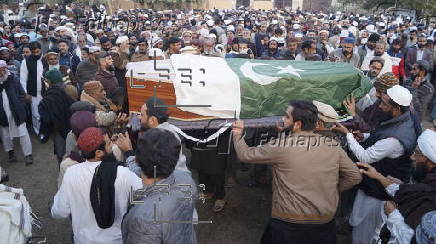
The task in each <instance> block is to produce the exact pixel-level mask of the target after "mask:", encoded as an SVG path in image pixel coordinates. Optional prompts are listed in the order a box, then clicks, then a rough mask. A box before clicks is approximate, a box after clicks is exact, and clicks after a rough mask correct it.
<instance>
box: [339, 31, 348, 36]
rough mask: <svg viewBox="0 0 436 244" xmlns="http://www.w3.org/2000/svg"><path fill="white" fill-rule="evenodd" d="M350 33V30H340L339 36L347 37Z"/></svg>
mask: <svg viewBox="0 0 436 244" xmlns="http://www.w3.org/2000/svg"><path fill="white" fill-rule="evenodd" d="M349 35H350V32H349V31H348V30H342V31H341V34H340V35H339V37H348V36H349Z"/></svg>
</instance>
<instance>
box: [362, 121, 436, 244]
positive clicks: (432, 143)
mask: <svg viewBox="0 0 436 244" xmlns="http://www.w3.org/2000/svg"><path fill="white" fill-rule="evenodd" d="M412 159H413V160H414V168H415V174H414V181H415V183H414V184H401V183H399V182H398V181H396V180H393V179H392V178H389V177H385V176H383V174H380V173H379V172H378V171H377V170H376V169H375V168H374V167H372V166H371V165H369V164H366V163H358V165H359V166H361V167H363V169H362V170H361V172H362V173H363V174H365V175H366V176H368V177H369V178H372V179H375V180H377V181H378V182H380V184H382V185H383V187H384V188H385V190H386V192H387V193H388V194H389V195H390V196H391V197H393V202H390V201H388V202H385V206H384V209H385V214H386V215H387V219H386V226H387V229H388V230H389V231H390V241H392V242H390V243H411V240H412V238H413V236H414V233H415V231H416V239H419V238H420V237H421V236H420V235H419V233H418V232H419V230H418V229H419V226H418V225H419V224H420V223H421V219H422V217H423V216H424V215H425V214H426V213H428V212H431V211H434V210H436V199H435V197H434V196H435V192H436V127H433V128H432V129H427V130H426V131H424V132H423V133H422V134H421V135H420V136H419V137H418V146H417V147H416V149H415V153H414V154H413V155H412ZM433 224H434V222H433ZM433 236H434V232H433ZM421 238H422V237H421ZM418 243H421V242H418ZM422 243H427V242H422ZM428 243H430V242H428Z"/></svg>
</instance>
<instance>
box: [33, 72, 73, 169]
mask: <svg viewBox="0 0 436 244" xmlns="http://www.w3.org/2000/svg"><path fill="white" fill-rule="evenodd" d="M45 79H46V80H47V81H48V83H49V88H48V89H47V91H46V92H45V94H44V97H43V99H42V101H41V103H40V104H39V106H38V109H39V114H40V115H41V130H40V135H41V137H43V138H47V137H48V135H49V134H50V133H53V135H54V137H53V145H54V153H55V155H56V157H57V159H58V162H59V163H60V162H61V161H62V157H63V156H64V154H65V139H66V138H67V134H68V132H69V131H70V130H71V128H70V123H69V121H70V117H71V112H70V106H71V104H73V102H74V101H73V100H72V99H71V98H70V96H68V95H67V94H66V93H65V90H64V86H65V85H64V83H63V80H62V74H61V73H60V71H59V70H57V69H52V70H49V71H47V72H46V74H45Z"/></svg>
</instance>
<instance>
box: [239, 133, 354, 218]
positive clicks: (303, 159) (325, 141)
mask: <svg viewBox="0 0 436 244" xmlns="http://www.w3.org/2000/svg"><path fill="white" fill-rule="evenodd" d="M233 142H234V144H235V150H236V153H237V155H238V158H239V159H240V160H241V161H243V162H249V163H258V164H271V165H272V170H273V182H272V184H273V185H272V191H273V195H272V213H271V215H272V217H273V218H277V219H281V220H284V221H288V222H292V223H300V224H323V223H328V222H330V221H331V220H332V219H333V218H334V215H335V212H336V209H337V206H338V201H339V192H340V191H343V190H346V189H349V188H351V187H352V186H354V185H356V184H358V183H359V182H360V181H361V180H362V176H361V174H360V172H359V169H358V168H357V167H356V165H355V164H354V163H353V162H352V161H351V160H350V159H349V158H348V156H347V154H346V153H345V152H344V151H343V150H342V148H341V145H340V143H339V142H337V141H334V140H332V139H331V138H329V137H324V136H322V135H319V134H315V133H312V132H299V133H294V134H293V135H290V136H284V135H283V136H281V139H280V140H274V141H271V142H270V143H268V144H266V145H262V146H259V147H248V146H247V144H246V143H245V140H244V139H243V138H240V137H238V136H233Z"/></svg>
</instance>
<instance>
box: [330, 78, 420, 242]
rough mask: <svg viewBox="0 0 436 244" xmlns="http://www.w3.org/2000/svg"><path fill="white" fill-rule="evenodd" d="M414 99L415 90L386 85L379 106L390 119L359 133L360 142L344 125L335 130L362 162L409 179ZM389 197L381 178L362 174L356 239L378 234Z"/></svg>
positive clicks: (413, 142)
mask: <svg viewBox="0 0 436 244" xmlns="http://www.w3.org/2000/svg"><path fill="white" fill-rule="evenodd" d="M411 102H412V94H411V93H410V92H409V90H407V89H406V88H404V87H402V86H400V85H395V86H393V87H391V88H389V89H387V91H386V94H383V95H382V96H381V103H380V109H381V110H382V112H383V113H384V114H386V115H387V118H388V119H387V120H385V121H383V122H381V123H380V125H379V126H378V127H376V128H375V130H374V131H373V132H372V133H370V134H367V133H365V134H363V135H361V134H359V135H358V136H356V137H358V138H359V139H360V140H361V141H362V142H361V143H360V144H359V142H358V141H357V140H356V139H355V138H354V136H353V134H352V133H350V132H349V131H348V129H347V128H345V127H344V126H342V125H340V124H337V127H336V128H334V130H336V131H338V132H342V133H344V134H346V137H347V142H348V147H349V149H350V151H351V152H353V153H354V155H355V156H356V158H357V159H358V160H359V162H362V163H368V164H371V165H372V166H373V167H374V168H376V169H377V171H379V172H380V173H381V174H382V175H384V176H388V175H390V176H392V177H395V178H397V179H400V180H402V181H403V182H407V181H408V179H409V177H410V172H411V169H412V162H411V160H410V155H411V154H412V153H413V150H414V148H415V146H416V139H417V134H418V132H417V131H415V129H414V123H413V120H412V118H411V115H410V110H409V106H410V104H411ZM390 198H391V197H390V196H389V195H388V194H387V193H386V192H385V189H384V188H383V186H382V185H381V184H380V183H379V182H377V181H375V180H373V179H370V178H368V177H364V178H363V180H362V183H361V184H360V186H359V190H358V192H357V196H356V199H355V201H354V206H353V212H352V214H351V218H350V224H351V226H353V243H356V244H357V243H371V241H372V240H373V239H374V238H376V237H377V236H378V234H377V233H379V231H380V230H381V227H382V224H383V219H382V215H381V211H382V208H383V201H385V200H388V199H390Z"/></svg>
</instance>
